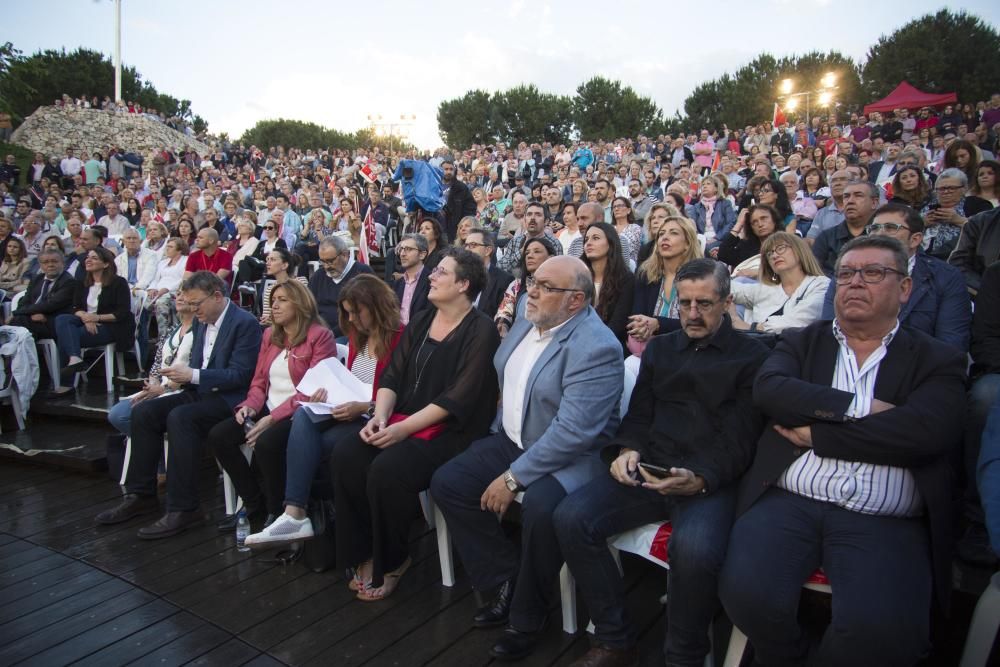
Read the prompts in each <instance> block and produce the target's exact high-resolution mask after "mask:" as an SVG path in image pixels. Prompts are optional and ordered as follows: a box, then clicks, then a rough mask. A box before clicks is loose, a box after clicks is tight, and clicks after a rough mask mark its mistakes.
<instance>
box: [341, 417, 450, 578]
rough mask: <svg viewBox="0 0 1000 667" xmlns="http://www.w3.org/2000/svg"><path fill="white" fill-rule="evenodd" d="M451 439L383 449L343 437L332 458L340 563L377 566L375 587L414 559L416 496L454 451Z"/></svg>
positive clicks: (410, 441) (403, 443) (414, 441)
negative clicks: (368, 562)
mask: <svg viewBox="0 0 1000 667" xmlns="http://www.w3.org/2000/svg"><path fill="white" fill-rule="evenodd" d="M449 440H451V438H448V437H447V436H444V437H439V438H437V439H435V440H430V441H425V440H417V439H416V438H408V439H406V440H403V441H401V442H397V443H396V444H395V445H392V446H391V447H386V448H385V449H379V448H377V447H372V446H371V445H369V444H367V443H365V442H364V441H363V440H362V439H361V436H360V435H351V436H348V437H346V438H343V439H342V440H340V441H339V442H337V443H336V445H334V448H333V452H332V453H331V455H330V477H331V479H332V480H333V501H334V506H335V507H336V512H337V521H336V524H335V525H336V529H337V563H338V565H339V567H343V568H352V567H357V566H358V565H360V564H361V563H363V562H365V561H366V560H368V559H369V558H371V559H372V562H373V566H374V567H373V571H372V583H373V585H375V586H380V585H381V582H382V575H383V574H385V573H386V572H392V571H393V570H395V569H396V568H398V567H399V566H400V565H402V564H403V562H404V561H405V560H406V558H407V557H408V556H409V548H408V546H409V545H408V542H409V536H410V522H411V521H412V520H413V519H414V518H415V517H416V516H417V515H418V513H419V508H420V505H419V502H418V500H417V495H418V494H419V493H420V492H421V491H423V490H425V489H426V488H427V487H428V486H430V483H431V476H432V475H433V474H434V471H435V470H437V469H438V467H439V466H441V464H443V463H444V462H445V461H447V460H448V459H449V458H451V456H452V454H453V453H454V446H453V443H452V442H448V441H449Z"/></svg>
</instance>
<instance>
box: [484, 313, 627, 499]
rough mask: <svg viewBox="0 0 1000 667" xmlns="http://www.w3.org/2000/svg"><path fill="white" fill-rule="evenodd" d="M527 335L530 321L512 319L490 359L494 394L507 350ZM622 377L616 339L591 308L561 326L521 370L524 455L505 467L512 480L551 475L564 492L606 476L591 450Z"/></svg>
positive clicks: (611, 417)
mask: <svg viewBox="0 0 1000 667" xmlns="http://www.w3.org/2000/svg"><path fill="white" fill-rule="evenodd" d="M535 335H537V334H536V333H535V332H534V325H533V324H532V323H531V322H529V321H528V320H527V318H525V317H518V318H517V320H516V321H515V322H514V326H513V327H511V330H510V333H508V334H507V336H506V338H504V340H503V343H501V345H500V347H499V349H497V353H496V355H495V356H494V358H493V363H494V365H495V366H496V369H497V375H498V376H499V379H500V384H501V392H502V391H503V380H504V367H505V366H506V365H507V361H508V360H509V359H510V356H511V354H512V353H513V352H514V350H515V349H516V348H517V346H518V345H519V344H520V343H521V341H522V340H524V337H525V336H535ZM624 378H625V366H624V362H623V360H622V346H621V343H620V342H618V340H617V339H616V338H615V336H614V334H613V333H611V330H610V329H609V328H608V327H607V326H605V324H604V323H603V322H601V318H600V317H598V316H597V312H596V311H595V310H594V309H593V308H591V307H589V306H588V307H587V309H586V310H584V311H581V312H579V313H577V314H576V315H575V316H574V317H573V318H572V319H570V320H569V321H568V322H566V323H565V324H563V325H562V327H561V328H560V329H559V330H558V331H556V332H555V333H554V334H553V339H552V341H551V342H550V343H549V345H548V346H547V347H546V348H545V350H544V351H543V352H542V354H541V356H540V357H538V360H537V361H535V364H534V366H532V369H531V373H530V374H529V375H528V381H527V386H526V387H525V391H524V405H523V412H522V415H523V421H522V422H521V444H522V445H523V447H524V453H523V454H522V455H521V456H519V457H518V458H517V460H516V461H514V462H513V463H512V464H511V466H510V470H511V473H513V475H514V478H515V479H517V481H518V482H520V483H521V484H523V485H524V486H528V485H530V484H531V483H533V482H535V481H536V480H538V479H541V478H542V477H544V476H545V475H552V476H553V477H555V478H556V479H557V480H559V483H560V484H562V486H563V488H564V489H566V493H567V494H569V493H572V492H573V491H575V490H576V489H578V488H580V487H581V486H583V485H584V484H586V483H587V482H589V481H590V480H591V479H593V478H594V477H595V476H596V475H599V474H607V470H606V467H605V465H604V464H603V463H602V462H601V459H600V455H599V453H600V450H601V448H602V447H603V446H604V445H606V444H607V442H608V441H609V440H610V439H611V436H613V435H614V433H615V431H616V429H617V428H618V421H619V414H618V404H619V401H620V399H621V394H622V389H623V387H624ZM503 407H504V406H502V405H501V408H500V409H501V411H502V410H503ZM501 414H502V413H501ZM500 423H501V424H502V421H501V422H500Z"/></svg>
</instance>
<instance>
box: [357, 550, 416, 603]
mask: <svg viewBox="0 0 1000 667" xmlns="http://www.w3.org/2000/svg"><path fill="white" fill-rule="evenodd" d="M412 564H413V559H412V558H407V559H406V560H405V561H403V564H402V565H400V566H399V567H398V568H396V569H395V570H393V571H392V572H387V573H385V574H384V575H382V585H381V586H379V587H378V588H372V587H371V586H370V585H369V586H366V587H365V588H363V589H361V590H359V591H358V596H357V597H358V599H359V600H361V601H362V602H378V601H379V600H384V599H386V598H387V597H389V596H390V595H392V593H393V591H395V590H396V587H397V586H399V579H400V577H402V576H403V575H404V574H406V571H407V570H408V569H410V565H412Z"/></svg>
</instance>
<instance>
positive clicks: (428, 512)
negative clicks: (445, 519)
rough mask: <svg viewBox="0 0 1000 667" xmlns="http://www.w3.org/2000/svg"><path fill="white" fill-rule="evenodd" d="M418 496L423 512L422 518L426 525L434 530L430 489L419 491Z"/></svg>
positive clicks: (432, 502)
mask: <svg viewBox="0 0 1000 667" xmlns="http://www.w3.org/2000/svg"><path fill="white" fill-rule="evenodd" d="M418 497H419V498H420V509H422V510H423V512H424V520H425V521H426V522H427V525H428V527H430V529H431V530H434V528H435V525H434V524H435V521H434V501H433V500H432V499H431V494H430V491H421V492H420V495H419V496H418Z"/></svg>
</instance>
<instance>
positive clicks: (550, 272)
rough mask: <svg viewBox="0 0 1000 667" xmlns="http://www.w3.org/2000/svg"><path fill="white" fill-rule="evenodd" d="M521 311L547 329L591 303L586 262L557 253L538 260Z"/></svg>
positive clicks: (592, 292) (590, 289)
mask: <svg viewBox="0 0 1000 667" xmlns="http://www.w3.org/2000/svg"><path fill="white" fill-rule="evenodd" d="M532 277H533V279H534V287H532V288H531V289H529V290H528V303H527V306H526V308H525V311H524V314H525V317H526V318H527V319H528V321H529V322H531V323H532V324H534V325H535V326H536V327H538V328H539V329H540V330H542V331H547V330H548V329H551V328H552V327H555V326H557V325H559V324H561V323H562V322H565V321H566V320H568V319H570V318H571V317H573V316H574V315H576V314H577V313H579V312H580V311H581V310H584V309H585V308H586V307H587V306H589V305H590V304H591V302H592V301H593V298H594V281H593V278H591V275H590V269H588V268H587V265H586V264H584V263H583V262H582V261H580V260H579V259H577V258H576V257H569V256H567V255H557V256H555V257H550V258H549V259H547V260H545V261H544V262H542V264H541V266H539V267H538V268H537V269H535V273H534V275H533V276H532Z"/></svg>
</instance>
